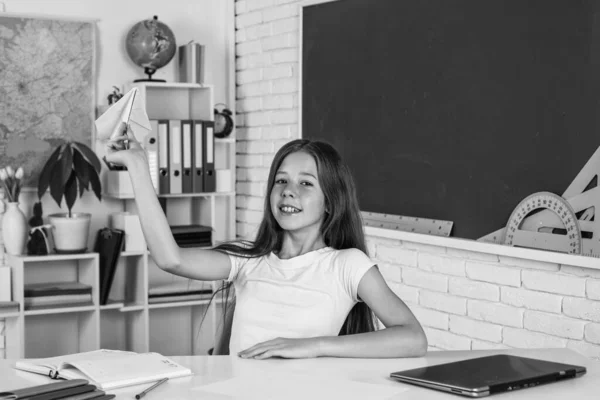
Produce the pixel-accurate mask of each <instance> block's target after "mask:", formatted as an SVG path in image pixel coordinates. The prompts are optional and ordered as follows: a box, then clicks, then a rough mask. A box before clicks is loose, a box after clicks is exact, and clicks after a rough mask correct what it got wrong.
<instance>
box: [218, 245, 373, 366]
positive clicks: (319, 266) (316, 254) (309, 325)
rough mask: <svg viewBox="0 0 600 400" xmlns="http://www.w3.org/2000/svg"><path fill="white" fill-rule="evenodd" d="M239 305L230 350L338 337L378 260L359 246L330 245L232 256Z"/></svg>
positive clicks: (236, 309) (237, 305)
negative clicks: (286, 255)
mask: <svg viewBox="0 0 600 400" xmlns="http://www.w3.org/2000/svg"><path fill="white" fill-rule="evenodd" d="M229 257H230V260H231V272H230V274H229V277H228V279H227V280H228V281H231V282H233V285H234V287H235V294H236V305H235V312H234V316H233V324H232V328H231V339H230V343H229V351H230V353H229V354H232V355H235V354H237V353H238V352H240V351H242V350H245V349H247V348H249V347H251V346H254V345H255V344H257V343H260V342H264V341H267V340H271V339H275V338H277V337H284V338H310V337H316V336H337V335H338V333H339V331H340V329H341V327H342V324H343V323H344V321H345V319H346V317H347V316H348V313H349V312H350V310H351V309H352V307H353V306H354V305H355V304H356V302H357V301H359V299H358V284H359V283H360V280H361V279H362V277H363V275H364V274H365V272H367V270H369V268H371V267H372V266H373V265H374V263H373V262H372V261H371V259H370V258H369V257H368V256H367V255H366V254H365V253H363V252H362V251H360V250H358V249H345V250H335V249H333V248H331V247H325V248H322V249H319V250H314V251H311V252H308V253H306V254H302V255H300V256H297V257H293V258H291V259H287V260H281V259H279V257H277V256H276V255H275V254H273V253H270V254H268V255H266V256H263V257H257V258H245V257H240V256H232V255H230V256H229Z"/></svg>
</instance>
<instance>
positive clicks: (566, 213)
mask: <svg viewBox="0 0 600 400" xmlns="http://www.w3.org/2000/svg"><path fill="white" fill-rule="evenodd" d="M542 209H547V210H549V211H551V212H552V213H554V214H556V217H558V219H559V220H560V221H561V222H562V225H563V228H564V229H561V230H560V231H561V233H553V232H543V231H541V230H538V231H532V230H524V229H521V228H522V225H523V221H524V220H525V219H526V218H527V217H528V216H530V215H532V214H534V213H537V212H539V211H541V210H542ZM504 244H507V245H509V246H517V247H530V248H535V249H544V250H551V251H558V252H563V253H569V254H581V229H580V227H579V222H578V221H577V216H576V215H575V211H574V210H573V208H572V207H571V205H570V204H569V203H568V202H567V201H566V200H565V199H564V198H562V197H560V196H558V195H556V194H554V193H551V192H538V193H534V194H532V195H529V196H527V197H526V198H524V199H523V200H522V201H521V202H520V203H519V205H517V207H516V208H515V209H514V211H513V212H512V214H511V215H510V218H509V219H508V223H507V224H506V232H505V237H504Z"/></svg>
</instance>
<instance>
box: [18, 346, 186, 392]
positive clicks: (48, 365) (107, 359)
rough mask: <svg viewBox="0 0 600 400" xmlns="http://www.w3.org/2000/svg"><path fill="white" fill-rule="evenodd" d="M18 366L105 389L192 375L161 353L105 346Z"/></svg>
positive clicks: (21, 362) (24, 361)
mask: <svg viewBox="0 0 600 400" xmlns="http://www.w3.org/2000/svg"><path fill="white" fill-rule="evenodd" d="M15 368H16V369H19V370H22V371H28V372H33V373H37V374H42V375H46V376H49V377H50V378H53V379H67V380H70V379H85V380H88V381H90V383H92V384H94V385H96V386H97V387H98V388H100V389H102V390H110V389H116V388H120V387H125V386H133V385H138V384H142V383H148V382H155V381H158V380H160V379H163V378H169V379H173V378H179V377H184V376H189V375H192V371H191V370H190V369H189V368H186V367H183V366H181V365H179V364H177V363H175V362H173V361H172V360H170V359H169V358H167V357H165V356H163V355H161V354H158V353H134V352H129V351H119V350H105V349H102V350H94V351H89V352H84V353H77V354H69V355H65V356H59V357H51V358H40V359H23V360H18V361H17V362H16V363H15Z"/></svg>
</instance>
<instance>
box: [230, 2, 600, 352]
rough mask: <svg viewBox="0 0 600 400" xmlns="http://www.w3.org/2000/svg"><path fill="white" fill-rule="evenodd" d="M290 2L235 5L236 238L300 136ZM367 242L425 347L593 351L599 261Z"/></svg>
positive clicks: (598, 346) (294, 5) (250, 223)
mask: <svg viewBox="0 0 600 400" xmlns="http://www.w3.org/2000/svg"><path fill="white" fill-rule="evenodd" d="M299 3H300V1H296V0H245V1H238V2H236V30H237V33H236V76H237V77H238V80H239V81H238V82H237V95H238V98H237V104H238V110H237V112H238V114H241V115H240V116H239V118H238V119H236V120H237V121H240V122H241V123H240V124H238V135H237V137H238V141H239V142H240V143H239V145H238V146H237V155H236V157H237V164H238V176H237V180H238V182H237V185H236V187H237V190H238V196H237V197H238V200H237V208H238V212H237V215H238V221H237V222H238V224H237V226H238V235H239V236H240V237H245V238H251V236H249V235H252V234H253V233H254V232H255V231H256V226H257V223H258V217H259V212H260V211H261V210H262V202H263V199H264V192H263V191H264V189H265V188H266V182H264V181H262V180H261V177H262V176H264V174H265V173H264V169H265V168H268V167H269V165H270V162H271V160H272V158H273V153H274V152H275V151H276V150H277V149H278V148H279V147H280V146H281V145H282V144H283V143H285V142H287V141H289V140H292V139H295V138H298V137H299V134H298V123H299V121H298V119H297V118H298V112H297V111H298V101H299V97H298V95H299V83H298V82H299V70H300V69H299V53H298V32H299V26H298V24H299V16H300V7H299ZM258 77H260V79H258ZM242 170H244V171H242ZM252 170H256V171H252ZM367 240H368V248H369V254H370V256H371V257H372V258H373V260H374V261H375V262H376V263H378V264H379V265H380V269H381V271H382V273H383V275H384V277H385V278H386V281H387V282H388V285H389V286H390V288H391V289H392V290H393V291H394V292H395V293H396V294H397V295H398V296H400V297H401V298H402V299H403V300H404V301H405V302H406V304H407V305H408V306H409V307H410V308H411V309H412V310H413V313H414V314H415V316H416V317H417V319H418V320H419V321H420V322H421V324H422V325H423V326H424V329H425V331H426V334H427V336H428V339H429V346H430V347H429V348H430V349H431V350H440V349H448V350H468V349H497V348H512V347H516V348H539V347H568V348H571V349H573V350H575V351H578V352H580V353H582V354H584V355H586V356H588V357H594V358H600V268H599V269H598V270H592V269H586V268H580V267H573V266H568V265H558V264H554V263H550V262H545V261H544V262H542V261H535V260H525V259H520V258H516V257H507V256H499V255H497V254H488V253H481V252H474V251H469V250H464V249H452V248H445V247H440V246H434V245H431V244H423V243H412V242H410V241H399V240H392V239H384V238H377V237H368V238H367Z"/></svg>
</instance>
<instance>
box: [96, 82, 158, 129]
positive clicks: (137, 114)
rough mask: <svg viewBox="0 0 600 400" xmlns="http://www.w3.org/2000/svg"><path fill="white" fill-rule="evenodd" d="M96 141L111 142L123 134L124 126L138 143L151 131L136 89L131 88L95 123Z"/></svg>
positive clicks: (144, 108)
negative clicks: (127, 127) (128, 128)
mask: <svg viewBox="0 0 600 400" xmlns="http://www.w3.org/2000/svg"><path fill="white" fill-rule="evenodd" d="M95 125H96V139H97V140H102V141H108V140H112V139H114V138H116V137H119V136H121V135H122V134H123V131H124V129H125V127H126V126H128V125H129V127H130V131H131V132H132V133H133V136H134V138H135V140H136V141H139V139H141V138H142V137H144V136H145V135H146V134H147V133H148V132H150V131H151V130H152V127H151V125H150V120H149V119H148V114H147V113H146V107H145V106H144V103H143V101H142V98H141V96H140V94H139V91H138V88H133V89H131V90H130V91H129V92H127V93H126V94H125V95H124V96H123V97H121V98H120V99H119V100H118V101H117V102H116V103H115V104H113V105H111V106H110V108H109V109H108V110H106V112H105V113H104V114H102V115H101V116H100V117H99V118H98V119H97V120H96V122H95Z"/></svg>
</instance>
